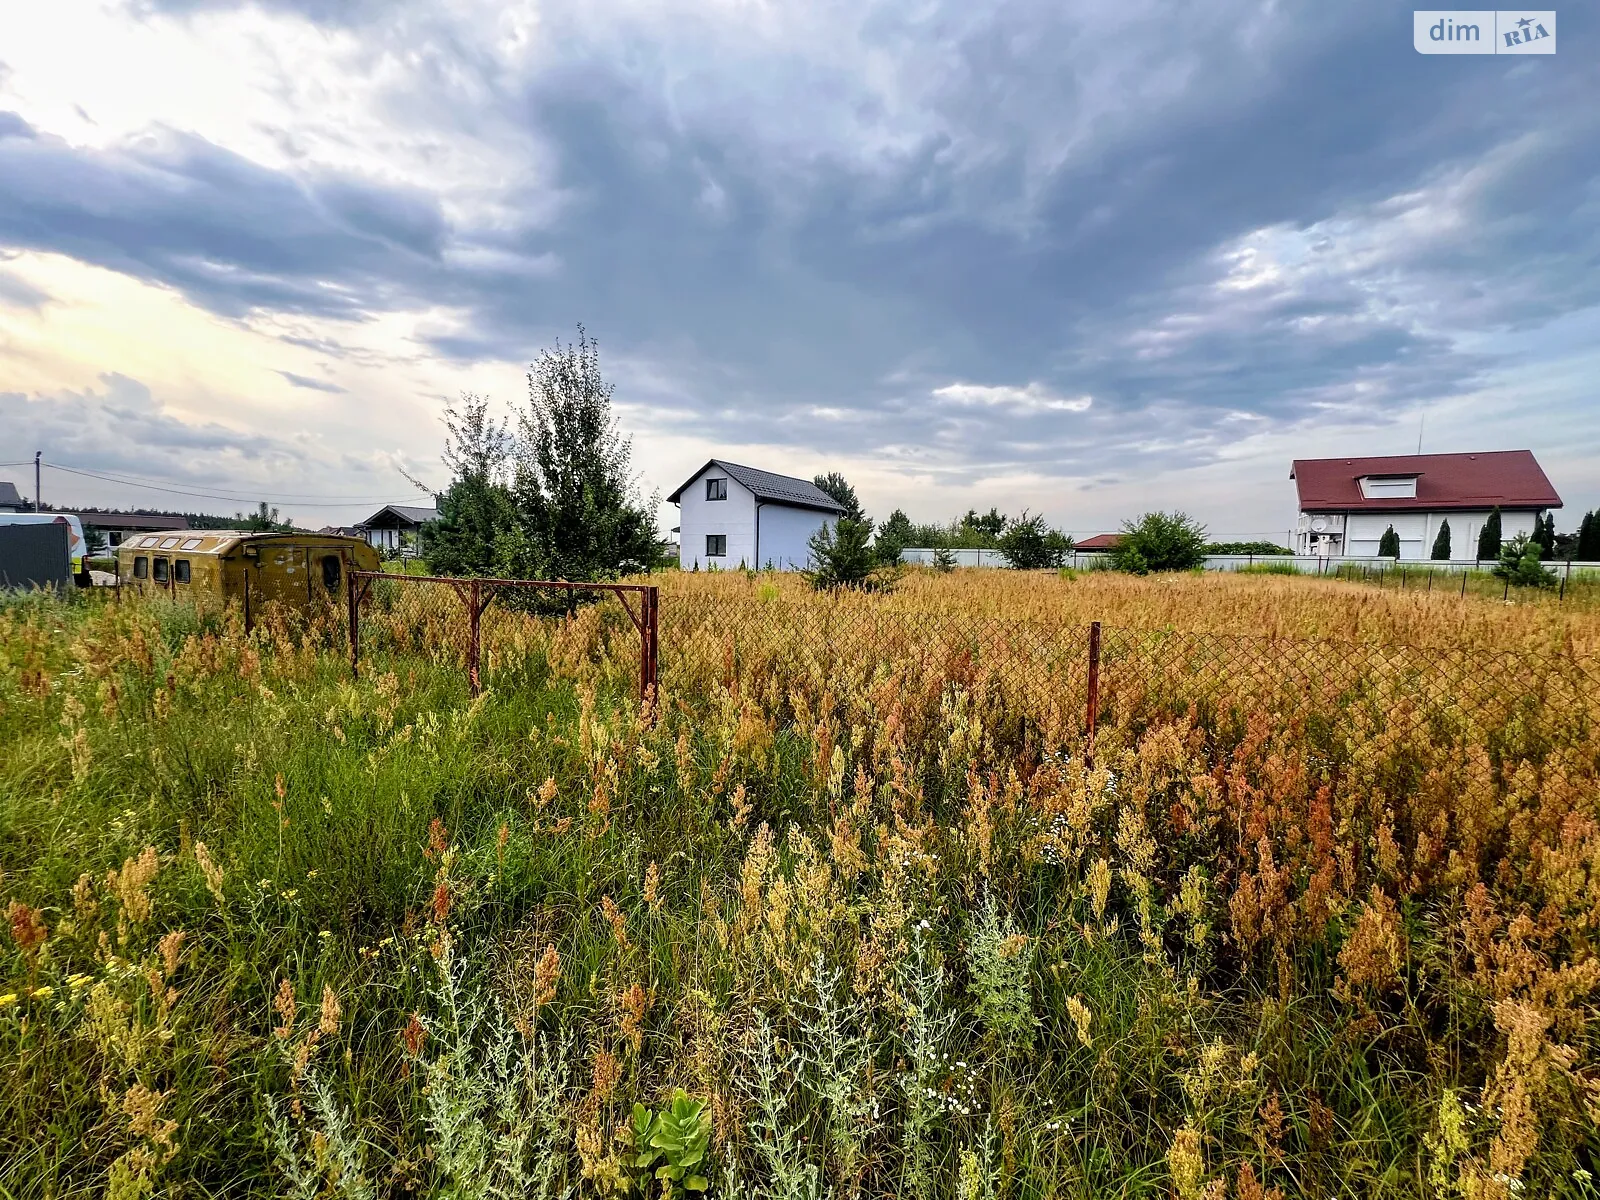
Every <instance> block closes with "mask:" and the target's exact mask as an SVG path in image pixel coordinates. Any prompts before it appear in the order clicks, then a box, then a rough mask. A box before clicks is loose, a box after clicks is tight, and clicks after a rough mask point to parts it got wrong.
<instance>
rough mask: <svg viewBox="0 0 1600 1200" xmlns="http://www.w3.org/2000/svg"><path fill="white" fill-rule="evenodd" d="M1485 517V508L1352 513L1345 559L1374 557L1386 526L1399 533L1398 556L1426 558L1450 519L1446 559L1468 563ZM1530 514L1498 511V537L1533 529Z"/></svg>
mask: <svg viewBox="0 0 1600 1200" xmlns="http://www.w3.org/2000/svg"><path fill="white" fill-rule="evenodd" d="M1488 519H1489V510H1488V509H1482V510H1480V511H1464V510H1455V511H1451V512H1399V513H1375V512H1353V513H1351V514H1349V516H1348V517H1347V518H1346V519H1345V532H1344V554H1343V557H1346V558H1368V557H1376V556H1377V553H1378V542H1379V541H1380V540H1381V539H1382V537H1383V531H1384V530H1385V529H1387V528H1388V527H1389V526H1390V525H1393V526H1394V531H1395V532H1396V533H1398V534H1399V535H1400V557H1401V558H1403V559H1427V558H1428V557H1429V556H1430V555H1431V554H1432V553H1433V539H1434V538H1435V537H1437V536H1438V534H1439V526H1440V524H1442V523H1443V522H1444V521H1446V520H1448V521H1449V522H1450V560H1451V561H1452V562H1471V561H1473V558H1474V557H1475V556H1476V554H1477V551H1478V533H1479V531H1480V530H1481V529H1482V528H1483V523H1484V522H1485V521H1487V520H1488ZM1533 520H1534V514H1533V513H1531V512H1502V513H1501V514H1500V536H1501V539H1502V540H1504V541H1510V540H1511V539H1512V538H1514V537H1516V536H1517V534H1519V533H1530V534H1531V533H1532V532H1533Z"/></svg>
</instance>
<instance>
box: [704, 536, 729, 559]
mask: <svg viewBox="0 0 1600 1200" xmlns="http://www.w3.org/2000/svg"><path fill="white" fill-rule="evenodd" d="M727 556H728V535H727V534H725V533H708V534H706V557H707V558H726V557H727Z"/></svg>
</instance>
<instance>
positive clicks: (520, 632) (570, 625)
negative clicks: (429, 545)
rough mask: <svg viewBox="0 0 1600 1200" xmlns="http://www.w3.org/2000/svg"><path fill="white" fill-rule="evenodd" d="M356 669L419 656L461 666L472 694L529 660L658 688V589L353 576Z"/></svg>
mask: <svg viewBox="0 0 1600 1200" xmlns="http://www.w3.org/2000/svg"><path fill="white" fill-rule="evenodd" d="M348 610H349V611H348V621H349V642H350V667H351V670H352V671H357V672H358V671H359V670H360V668H361V664H362V663H363V662H366V661H380V662H381V661H384V660H388V659H398V658H410V659H412V660H415V659H416V658H422V659H424V660H426V661H428V662H430V663H432V664H434V665H438V666H447V667H452V668H456V669H459V670H460V671H462V672H463V673H464V674H465V675H466V678H467V681H468V683H469V685H470V686H471V688H472V691H473V693H474V694H476V693H477V692H478V691H479V690H480V689H481V688H482V687H483V686H484V684H485V682H486V681H488V680H490V679H492V678H494V677H496V676H498V675H500V674H502V673H504V672H508V671H515V670H519V669H523V668H525V667H526V666H528V665H529V664H530V663H535V662H538V663H546V664H549V665H551V666H552V667H554V668H557V669H561V668H563V667H566V668H569V669H578V668H580V667H581V668H582V669H586V670H593V669H597V668H598V669H600V670H605V671H610V672H612V673H617V674H620V673H623V672H626V673H628V674H631V675H632V677H633V678H634V679H636V680H637V681H638V689H639V695H640V696H641V697H647V696H649V695H651V694H652V693H653V692H654V690H655V687H656V677H657V662H658V655H657V651H656V647H657V644H658V642H657V621H658V618H657V613H658V611H659V601H658V589H657V588H655V587H654V586H649V585H639V584H624V583H569V582H567V581H565V580H535V579H449V578H440V577H437V576H425V575H391V574H385V573H382V572H368V571H355V572H352V573H351V578H350V590H349V601H348Z"/></svg>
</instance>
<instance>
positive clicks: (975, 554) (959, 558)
mask: <svg viewBox="0 0 1600 1200" xmlns="http://www.w3.org/2000/svg"><path fill="white" fill-rule="evenodd" d="M935 553H937V552H936V551H934V550H929V549H911V550H902V551H901V552H900V561H901V562H904V563H920V564H922V565H924V566H928V565H931V564H932V562H933V556H934V554H935ZM950 553H951V555H952V556H954V558H955V561H956V566H958V567H1006V566H1009V565H1010V564H1009V563H1007V562H1006V559H1005V555H1003V554H1001V553H1000V551H998V550H952V551H950ZM1108 558H1109V556H1108V555H1106V554H1104V553H1101V552H1098V551H1078V550H1074V551H1073V552H1072V554H1071V555H1070V556H1069V557H1068V559H1067V563H1066V565H1067V566H1069V567H1074V568H1076V569H1077V570H1080V571H1084V570H1093V569H1094V568H1095V567H1096V566H1100V565H1109V563H1108V562H1107V561H1106V560H1107V559H1108ZM1274 565H1281V566H1282V567H1288V568H1290V569H1292V570H1295V571H1298V572H1300V573H1301V574H1302V575H1332V574H1334V573H1336V572H1338V571H1340V570H1343V571H1346V572H1349V571H1352V570H1354V571H1361V572H1363V573H1372V574H1376V573H1378V572H1382V571H1404V572H1406V573H1407V574H1421V573H1426V572H1429V571H1433V572H1438V573H1451V572H1456V571H1487V570H1488V569H1489V568H1491V567H1492V566H1494V562H1493V561H1491V560H1489V559H1484V560H1483V561H1482V562H1472V561H1470V560H1469V561H1446V560H1442V559H1430V558H1379V557H1376V556H1374V557H1370V558H1358V557H1340V558H1325V557H1321V556H1317V555H1310V554H1208V555H1206V558H1205V564H1204V566H1205V569H1206V570H1207V571H1240V570H1244V569H1245V568H1248V567H1268V566H1274ZM1545 565H1546V566H1548V567H1550V568H1551V569H1552V570H1554V571H1555V572H1556V573H1557V574H1558V575H1562V576H1572V575H1578V574H1580V573H1591V574H1600V562H1574V563H1569V562H1562V561H1552V562H1549V563H1546V564H1545Z"/></svg>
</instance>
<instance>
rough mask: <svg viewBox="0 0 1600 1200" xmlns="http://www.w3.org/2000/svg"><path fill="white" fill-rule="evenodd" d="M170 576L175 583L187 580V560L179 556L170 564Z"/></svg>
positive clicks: (186, 581)
mask: <svg viewBox="0 0 1600 1200" xmlns="http://www.w3.org/2000/svg"><path fill="white" fill-rule="evenodd" d="M172 578H173V580H174V582H177V583H188V582H189V560H188V559H187V558H180V559H178V560H176V561H175V562H174V563H173V564H172Z"/></svg>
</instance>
